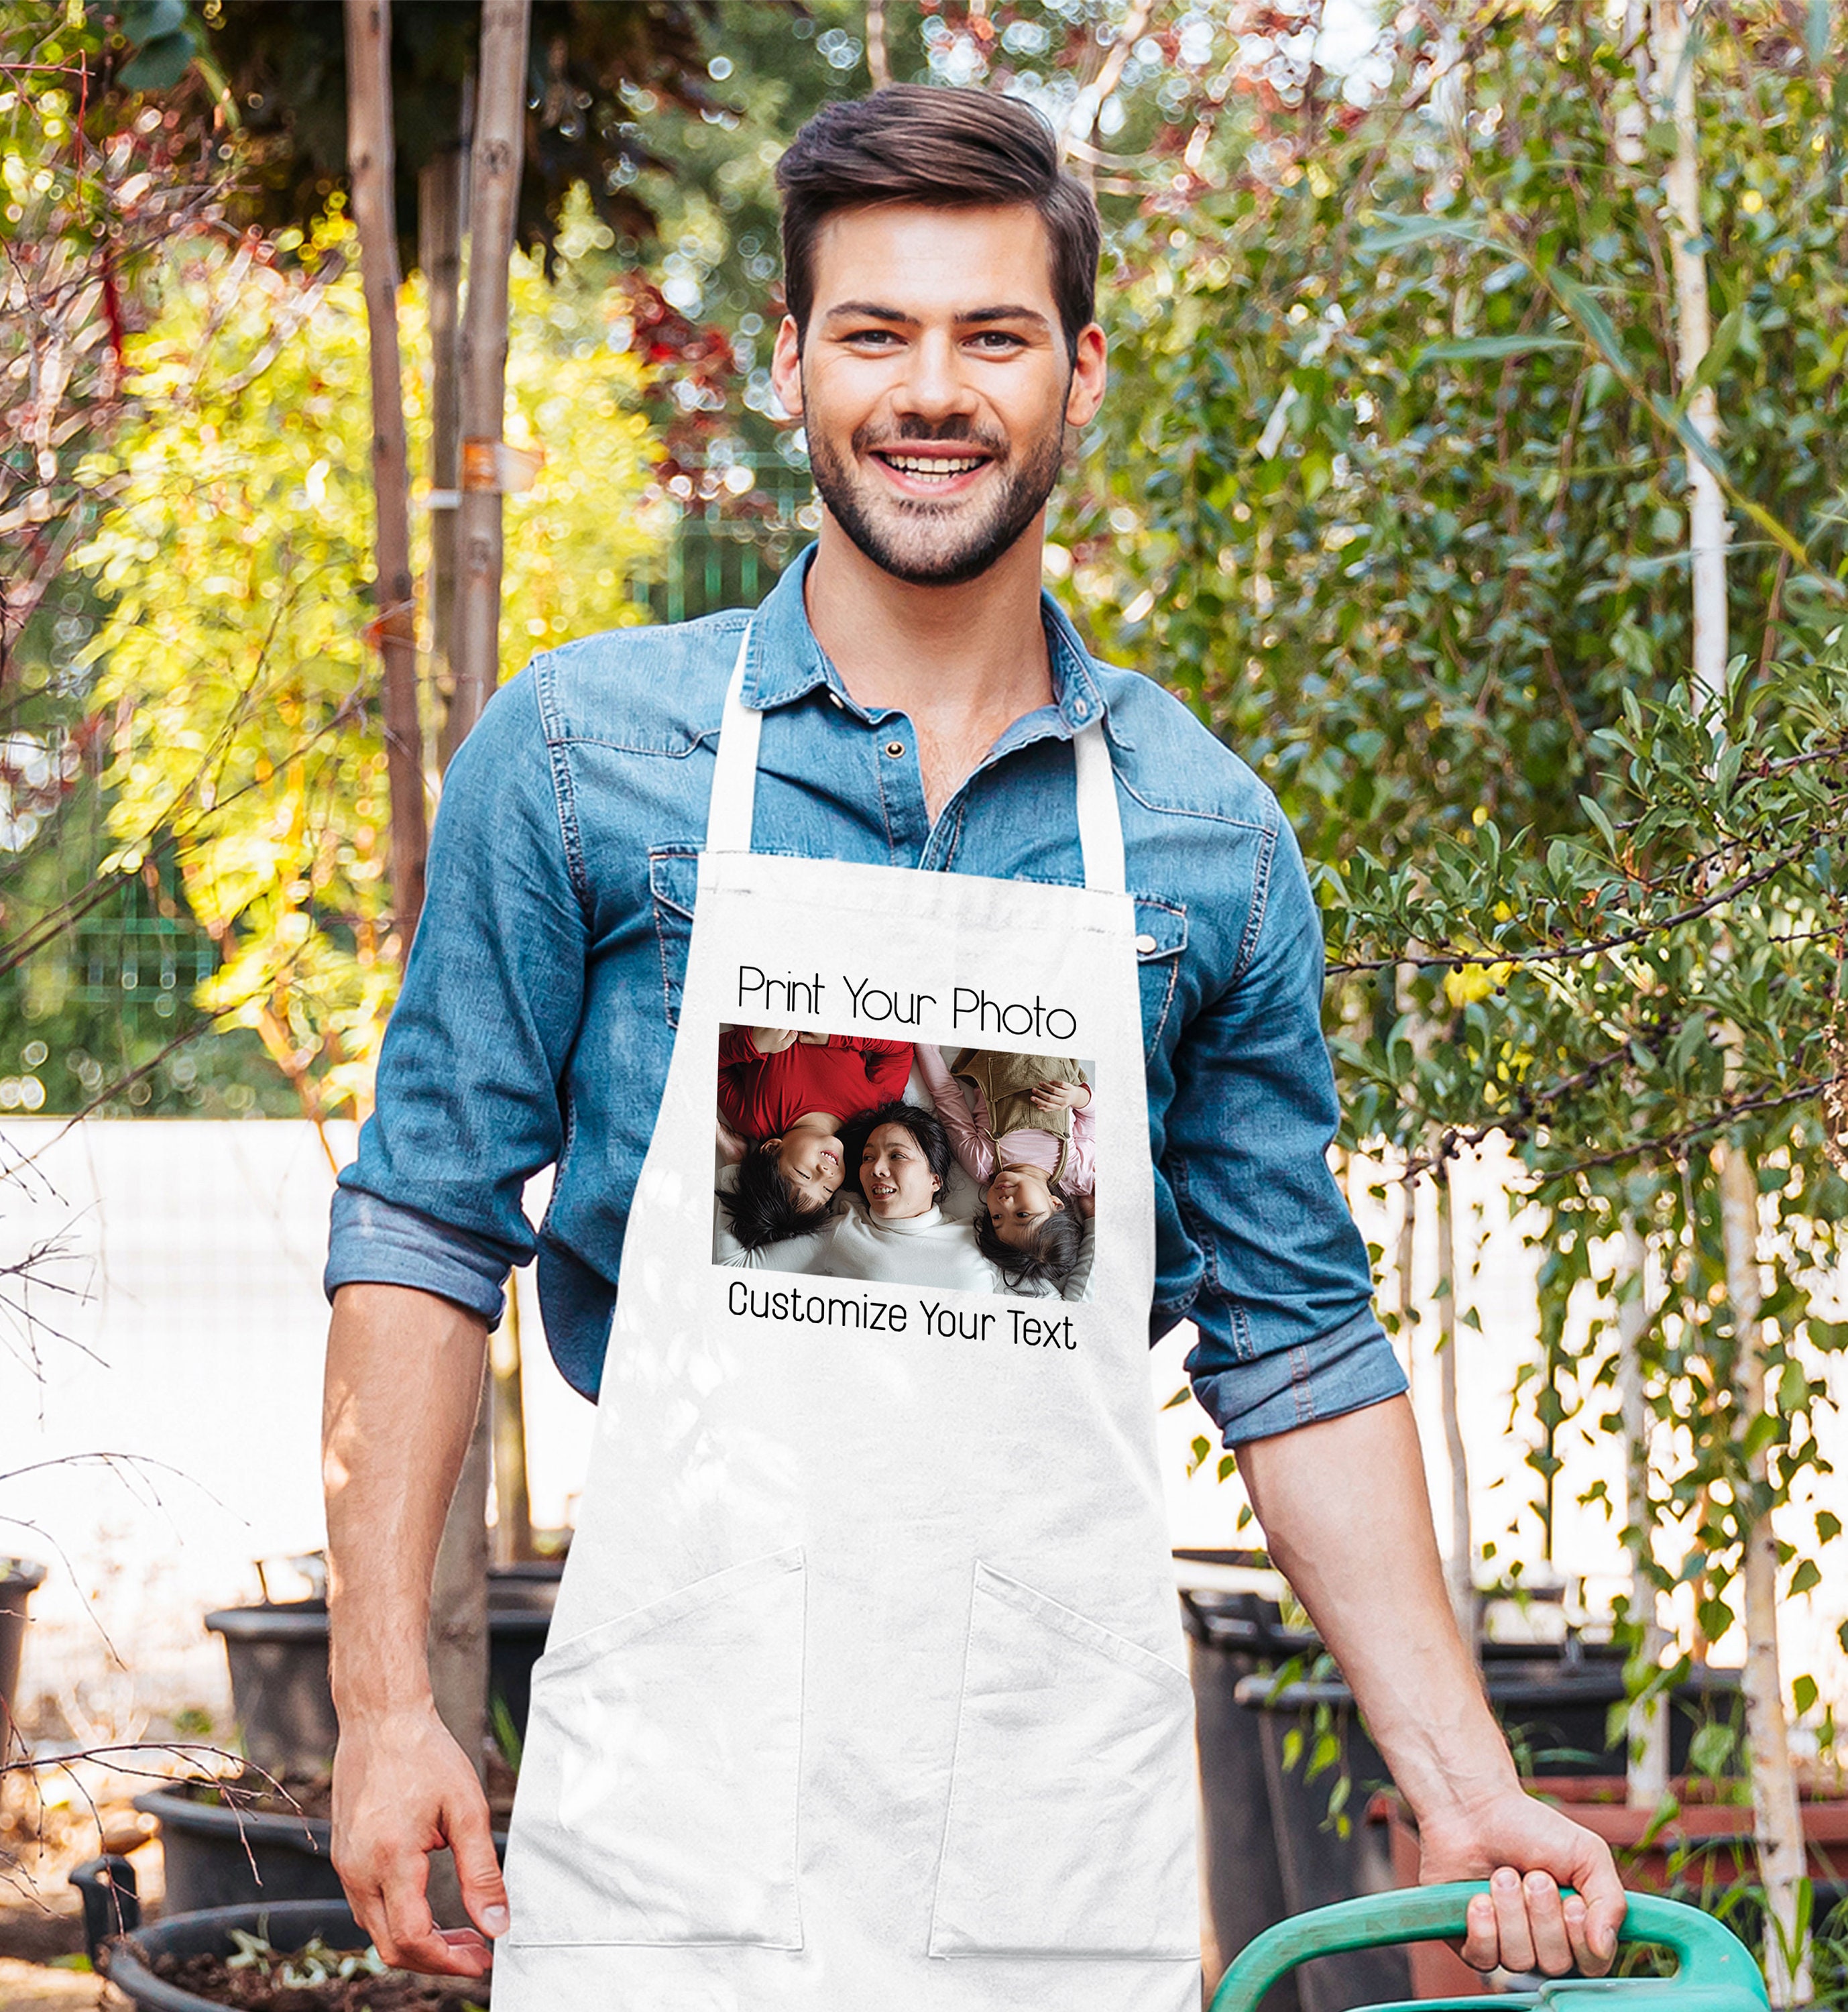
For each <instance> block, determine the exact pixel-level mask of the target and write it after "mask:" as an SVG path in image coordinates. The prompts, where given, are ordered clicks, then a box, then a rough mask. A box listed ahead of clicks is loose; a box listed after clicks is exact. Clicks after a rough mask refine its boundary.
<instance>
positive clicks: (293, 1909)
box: [70, 1858, 370, 2012]
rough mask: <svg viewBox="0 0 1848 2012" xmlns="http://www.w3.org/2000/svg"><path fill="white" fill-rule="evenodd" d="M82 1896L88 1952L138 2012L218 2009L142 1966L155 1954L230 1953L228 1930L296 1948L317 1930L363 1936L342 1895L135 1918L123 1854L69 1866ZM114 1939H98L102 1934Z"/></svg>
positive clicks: (336, 1941) (355, 1941)
mask: <svg viewBox="0 0 1848 2012" xmlns="http://www.w3.org/2000/svg"><path fill="white" fill-rule="evenodd" d="M70 1877H71V1883H72V1885H74V1886H76V1887H77V1888H78V1889H80V1891H81V1892H82V1893H83V1896H84V1928H85V1931H86V1932H87V1935H88V1938H89V1942H90V1956H91V1961H92V1962H93V1963H95V1964H96V1965H97V1967H98V1968H99V1969H101V1970H103V1971H106V1972H107V1973H108V1975H109V1982H110V1983H111V1984H112V1985H114V1986H115V1987H116V1989H117V1990H118V1991H120V1992H122V1993H123V1995H124V1996H126V1997H127V1999H128V2000H129V2002H130V2003H131V2004H133V2005H134V2006H137V2007H141V2008H142V2012H224V2008H223V2006H215V2005H214V2004H213V2003H212V2001H211V2000H209V1999H206V1998H201V1997H199V1996H197V1995H196V1994H195V1993H194V1992H191V1991H182V1990H180V1989H178V1988H177V1986H176V1985H171V1984H166V1983H163V1982H162V1980H161V1979H160V1978H158V1977H156V1976H155V1975H154V1972H153V1971H152V1969H151V1968H150V1967H149V1962H150V1960H151V1959H152V1957H156V1956H162V1955H166V1956H229V1955H230V1953H232V1951H233V1950H234V1948H235V1947H236V1945H235V1944H234V1942H233V1941H232V1940H231V1931H232V1930H233V1929H234V1928H241V1929H242V1930H243V1931H244V1932H245V1933H246V1934H249V1935H266V1936H267V1937H268V1939H269V1944H270V1946H271V1947H272V1948H273V1949H278V1950H298V1949H300V1948H301V1946H302V1945H303V1944H304V1943H305V1942H312V1941H313V1940H314V1939H315V1937H316V1935H319V1936H321V1937H322V1938H323V1939H324V1940H325V1941H326V1942H327V1944H328V1946H330V1948H334V1949H363V1948H364V1947H365V1946H366V1943H367V1942H368V1941H369V1939H370V1938H369V1936H368V1935H366V1931H365V1930H364V1929H363V1928H361V1927H360V1925H359V1923H358V1922H357V1921H355V1920H354V1918H353V1914H352V1910H351V1908H349V1907H348V1905H347V1903H345V1901H344V1900H285V1901H283V1902H281V1903H279V1904H275V1905H272V1904H271V1903H269V1902H267V1901H266V1902H264V1903H261V1904H259V1905H257V1906H254V1907H252V1906H248V1905H246V1906H244V1907H214V1908H211V1909H209V1910H207V1911H206V1912H205V1913H203V1914H170V1915H169V1916H168V1917H166V1919H165V1920H163V1921H159V1922H158V1923H157V1924H156V1925H155V1926H154V1927H152V1928H142V1927H141V1903H140V1902H139V1901H138V1900H137V1899H136V1897H135V1886H134V1872H133V1870H132V1868H130V1866H129V1864H127V1860H124V1859H120V1858H108V1859H103V1858H93V1859H91V1860H90V1862H89V1863H88V1864H86V1865H80V1866H79V1867H78V1868H77V1870H76V1871H74V1872H73V1873H72V1875H70ZM118 1935H119V1937H120V1939H118V1940H114V1941H109V1942H106V1943H105V1940H104V1938H105V1937H106V1936H118Z"/></svg>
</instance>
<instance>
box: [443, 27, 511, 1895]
mask: <svg viewBox="0 0 1848 2012" xmlns="http://www.w3.org/2000/svg"><path fill="white" fill-rule="evenodd" d="M528 10H529V0H486V4H485V5H483V8H482V10H481V57H480V69H479V78H480V81H479V84H478V85H477V87H476V100H475V126H474V139H473V148H472V153H471V159H470V163H469V288H468V298H467V304H466V307H465V309H464V311H463V314H462V324H461V339H460V343H459V345H458V378H459V391H460V399H459V406H460V414H461V426H462V455H461V469H460V473H461V481H460V483H459V487H460V489H461V492H462V494H461V505H460V508H458V511H457V512H456V513H455V514H456V518H457V540H456V541H457V546H458V575H457V578H456V583H455V614H454V618H453V626H452V628H451V630H450V645H451V663H452V666H453V669H454V672H455V695H454V697H452V699H451V701H450V706H449V712H448V719H447V721H446V722H445V731H444V758H445V761H447V758H448V755H451V754H453V752H454V751H455V749H456V748H457V747H459V746H460V745H461V744H462V740H464V739H465V737H466V736H467V734H468V732H469V729H470V728H471V727H472V726H473V725H474V724H475V722H476V720H477V719H480V716H481V711H482V708H483V706H485V705H487V701H488V699H489V697H491V695H492V694H493V692H494V687H495V686H496V685H497V684H498V683H499V682H500V624H501V496H500V490H499V487H498V484H499V468H498V455H496V453H495V451H494V449H495V448H496V446H497V445H498V442H499V440H500V437H501V409H502V405H503V402H504V400H505V390H506V369H507V262H508V258H509V257H510V255H512V248H513V217H514V204H515V201H516V198H517V195H518V193H519V178H520V157H521V152H522V144H521V143H522V140H523V134H524V127H525V119H526V37H527V22H528ZM495 1347H498V1351H499V1353H500V1354H501V1358H502V1360H503V1361H505V1356H506V1349H507V1343H505V1341H504V1340H503V1341H500V1342H498V1343H496V1344H495ZM516 1372H517V1358H516ZM493 1431H494V1404H493V1403H492V1401H491V1400H490V1401H487V1402H484V1403H483V1404H482V1405H481V1406H480V1410H479V1411H478V1412H477V1414H476V1420H475V1432H474V1436H473V1439H471V1441H470V1442H469V1454H468V1458H467V1460H466V1462H465V1463H464V1465H463V1468H462V1479H461V1480H460V1481H459V1482H458V1483H457V1486H456V1490H455V1497H454V1499H453V1500H451V1503H450V1505H449V1515H448V1521H446V1522H445V1524H444V1529H443V1541H442V1545H441V1550H440V1552H439V1555H438V1559H437V1577H436V1583H435V1585H434V1586H433V1589H432V1592H431V1629H430V1682H431V1685H432V1687H433V1689H434V1690H435V1693H436V1698H437V1711H439V1712H440V1713H441V1715H442V1719H443V1722H444V1725H447V1726H448V1728H449V1730H450V1731H451V1733H453V1734H454V1735H455V1739H456V1741H457V1743H458V1745H460V1746H461V1747H462V1751H463V1752H464V1753H466V1754H467V1755H468V1757H469V1759H470V1760H472V1761H473V1763H474V1764H475V1765H476V1767H477V1768H480V1767H482V1766H483V1764H484V1762H485V1759H486V1751H487V1723H488V1720H487V1667H488V1659H487V1563H488V1558H487V1483H488V1475H489V1472H490V1471H491V1464H492V1455H491V1439H492V1436H493ZM432 1891H433V1892H436V1891H437V1879H436V1877H435V1875H434V1871H433V1882H432ZM447 1898H448V1893H447V1890H446V1889H445V1890H444V1899H445V1900H447Z"/></svg>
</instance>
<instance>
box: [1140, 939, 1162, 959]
mask: <svg viewBox="0 0 1848 2012" xmlns="http://www.w3.org/2000/svg"><path fill="white" fill-rule="evenodd" d="M1160 947H1161V946H1160V945H1159V944H1158V943H1157V942H1156V941H1155V940H1154V937H1153V936H1138V937H1137V938H1136V955H1137V956H1138V957H1147V956H1148V955H1149V954H1150V953H1151V951H1156V950H1158V949H1159V948H1160Z"/></svg>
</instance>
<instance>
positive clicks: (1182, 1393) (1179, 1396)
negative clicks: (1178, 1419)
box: [1161, 1383, 1193, 1411]
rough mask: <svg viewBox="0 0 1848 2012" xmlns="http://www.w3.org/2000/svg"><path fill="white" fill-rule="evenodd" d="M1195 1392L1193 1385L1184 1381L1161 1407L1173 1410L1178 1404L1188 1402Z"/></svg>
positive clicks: (1165, 1409)
mask: <svg viewBox="0 0 1848 2012" xmlns="http://www.w3.org/2000/svg"><path fill="white" fill-rule="evenodd" d="M1192 1396H1193V1386H1192V1385H1191V1384H1190V1383H1183V1385H1182V1386H1181V1387H1180V1388H1179V1389H1178V1390H1177V1391H1176V1393H1174V1395H1173V1396H1172V1397H1170V1398H1169V1399H1168V1401H1167V1403H1166V1404H1164V1405H1163V1406H1162V1407H1161V1408H1162V1410H1163V1411H1172V1410H1173V1409H1174V1408H1175V1407H1176V1405H1177V1404H1186V1401H1187V1400H1188V1399H1189V1398H1190V1397H1192Z"/></svg>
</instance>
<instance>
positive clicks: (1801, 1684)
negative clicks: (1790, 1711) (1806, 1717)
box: [1790, 1677, 1818, 1718]
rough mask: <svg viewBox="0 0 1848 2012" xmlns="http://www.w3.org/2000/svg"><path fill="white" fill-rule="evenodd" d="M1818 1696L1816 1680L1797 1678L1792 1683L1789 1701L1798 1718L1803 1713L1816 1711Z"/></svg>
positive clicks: (1812, 1678)
mask: <svg viewBox="0 0 1848 2012" xmlns="http://www.w3.org/2000/svg"><path fill="white" fill-rule="evenodd" d="M1817 1696H1818V1690H1817V1685H1816V1679H1815V1678H1814V1677H1799V1678H1796V1680H1795V1682H1793V1683H1792V1685H1791V1686H1790V1700H1791V1702H1792V1703H1793V1704H1794V1705H1795V1706H1796V1713H1797V1716H1798V1718H1802V1716H1803V1714H1804V1713H1805V1712H1810V1711H1814V1710H1815V1709H1816V1699H1817Z"/></svg>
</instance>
